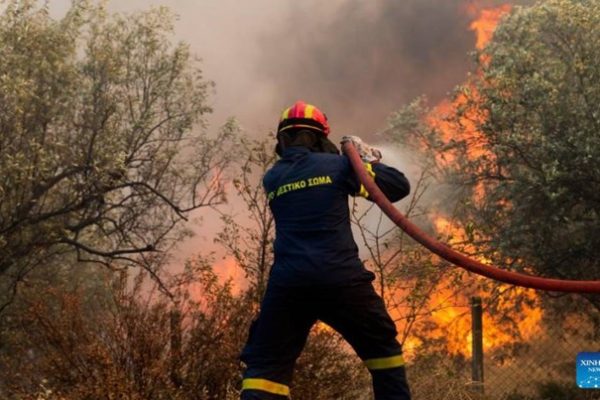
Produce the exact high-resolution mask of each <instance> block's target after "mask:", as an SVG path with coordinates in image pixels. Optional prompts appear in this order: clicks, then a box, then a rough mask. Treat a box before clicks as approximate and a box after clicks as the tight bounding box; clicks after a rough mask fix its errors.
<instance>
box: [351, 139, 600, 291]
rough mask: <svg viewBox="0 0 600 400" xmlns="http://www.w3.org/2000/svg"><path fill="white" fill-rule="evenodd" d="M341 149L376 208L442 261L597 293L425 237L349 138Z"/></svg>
mask: <svg viewBox="0 0 600 400" xmlns="http://www.w3.org/2000/svg"><path fill="white" fill-rule="evenodd" d="M342 151H343V152H344V154H346V156H348V158H349V159H350V162H351V163H352V167H353V168H354V171H355V172H356V175H357V176H358V179H359V180H360V182H361V183H362V184H363V185H364V187H365V188H366V189H367V191H368V192H369V197H370V198H371V199H372V200H373V201H374V202H375V203H377V205H378V206H379V208H381V210H382V211H383V212H384V213H385V214H386V215H387V216H388V217H389V218H390V219H391V220H392V221H393V222H394V223H395V224H396V225H398V226H399V227H400V228H402V230H404V232H406V233H407V234H408V235H409V236H410V237H412V238H413V239H414V240H416V241H417V242H419V243H420V244H422V245H423V246H425V247H426V248H427V249H429V250H430V251H432V252H433V253H435V254H437V255H438V256H440V257H442V258H443V259H444V260H446V261H449V262H451V263H452V264H455V265H457V266H459V267H461V268H464V269H466V270H467V271H471V272H474V273H476V274H479V275H482V276H485V277H487V278H490V279H494V280H496V281H500V282H504V283H509V284H511V285H515V286H522V287H527V288H532V289H539V290H547V291H555V292H568V293H600V281H574V280H563V279H551V278H543V277H539V276H531V275H526V274H521V273H518V272H514V271H508V270H505V269H502V268H499V267H497V266H494V265H486V264H483V263H481V262H479V261H477V260H474V259H472V258H469V257H467V256H466V255H464V254H462V253H460V252H458V251H456V250H453V249H451V248H450V247H448V246H447V245H446V244H444V243H442V242H439V241H438V240H436V239H434V238H432V237H430V236H428V235H427V234H426V233H425V232H423V231H422V230H421V229H420V228H419V227H418V226H416V225H415V224H413V223H412V222H410V221H409V220H408V219H407V218H406V217H405V216H404V215H402V214H401V213H400V212H399V211H398V210H397V209H396V208H395V207H394V206H393V205H392V203H390V201H389V200H388V199H387V198H386V197H385V195H384V194H383V192H382V191H381V190H380V189H379V188H378V187H377V184H376V183H375V181H374V180H373V178H371V176H370V175H369V174H368V173H367V172H366V170H365V168H364V166H363V163H362V160H361V159H360V156H359V154H358V151H357V150H356V148H355V147H354V144H353V143H352V141H347V142H344V143H343V144H342Z"/></svg>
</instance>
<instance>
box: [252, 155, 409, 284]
mask: <svg viewBox="0 0 600 400" xmlns="http://www.w3.org/2000/svg"><path fill="white" fill-rule="evenodd" d="M367 166H368V167H369V168H370V169H371V171H372V172H371V174H372V175H373V174H374V178H375V182H376V183H377V185H378V186H379V188H380V189H381V190H382V191H383V192H384V193H385V194H386V196H387V197H388V198H389V199H390V201H392V202H394V201H398V200H400V199H401V198H403V197H405V196H407V195H408V193H409V191H410V185H409V183H408V180H407V179H406V177H405V176H404V174H403V173H402V172H400V171H398V170H396V169H395V168H392V167H389V166H386V165H385V164H382V163H375V164H368V165H367ZM263 184H264V187H265V190H266V193H267V197H268V198H269V205H270V207H271V211H272V212H273V216H274V218H275V230H276V232H275V244H274V252H275V260H274V264H273V268H272V270H271V276H270V281H271V283H272V284H276V285H283V286H309V285H334V286H338V285H348V284H353V283H355V282H360V281H371V280H373V278H374V275H373V273H371V272H370V271H368V270H367V269H366V268H365V267H364V265H363V263H362V262H361V261H360V259H359V257H358V247H357V246H356V243H355V242H354V238H353V236H352V231H351V229H350V211H349V207H348V196H349V195H350V196H355V195H358V194H361V193H362V195H364V196H365V197H367V199H368V194H367V193H366V192H365V190H364V188H363V187H361V184H360V182H359V181H358V178H357V177H356V175H355V174H354V171H353V170H352V166H351V165H350V161H349V160H348V158H347V157H346V156H343V155H342V156H340V155H336V154H329V153H313V152H310V151H309V150H308V149H307V148H305V147H290V148H287V149H285V150H284V152H283V157H282V158H281V159H280V160H279V161H277V162H276V163H275V165H274V166H273V167H272V168H271V169H270V170H269V171H267V173H266V174H265V176H264V178H263Z"/></svg>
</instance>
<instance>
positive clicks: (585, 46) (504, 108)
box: [390, 0, 600, 280]
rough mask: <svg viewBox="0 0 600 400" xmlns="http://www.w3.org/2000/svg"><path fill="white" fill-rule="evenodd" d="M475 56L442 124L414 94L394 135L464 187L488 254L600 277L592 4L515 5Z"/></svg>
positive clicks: (598, 82)
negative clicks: (475, 70)
mask: <svg viewBox="0 0 600 400" xmlns="http://www.w3.org/2000/svg"><path fill="white" fill-rule="evenodd" d="M477 56H478V58H477V60H478V63H479V71H478V73H477V74H474V75H473V76H472V78H471V81H470V82H469V83H468V84H467V85H465V86H463V87H461V88H459V89H458V90H457V94H456V97H455V101H454V110H453V111H454V112H453V113H451V114H450V115H449V116H447V118H446V119H445V120H444V121H443V124H445V127H442V126H441V125H440V124H430V123H428V121H427V118H429V117H431V115H432V110H429V109H428V108H427V106H426V103H425V102H424V101H423V100H422V99H420V100H417V101H416V102H415V103H413V104H412V105H410V106H409V107H407V108H406V109H404V110H402V111H401V112H399V113H397V114H396V115H394V116H393V118H392V120H391V124H392V127H391V129H390V132H391V134H392V136H393V137H395V138H396V139H398V140H400V141H402V142H403V143H405V144H409V145H412V146H413V148H415V149H418V151H419V153H421V154H425V159H426V160H427V161H426V162H427V163H429V164H431V163H434V164H435V165H436V166H437V167H438V170H439V172H438V177H440V178H442V181H444V182H449V183H452V184H454V185H456V187H458V188H460V189H461V190H462V201H461V202H460V203H459V205H460V206H462V207H460V212H461V214H460V215H461V219H462V221H463V223H464V224H465V226H466V225H469V230H468V231H469V237H470V238H471V240H472V241H473V242H474V243H477V242H478V241H479V242H481V241H485V248H487V249H493V250H490V251H489V254H488V257H491V258H492V259H493V260H495V261H496V262H499V263H503V264H505V263H507V262H509V263H510V265H511V267H512V268H515V269H520V270H523V269H525V270H529V269H533V270H534V271H535V273H536V274H541V275H546V276H553V277H557V278H571V279H588V280H594V279H598V278H600V272H599V271H600V264H599V262H600V253H599V251H600V230H599V229H600V223H599V222H600V221H599V216H598V204H599V200H600V197H599V195H598V193H600V191H599V188H600V168H599V164H598V160H599V159H600V136H599V135H600V108H598V104H600V66H599V65H598V62H597V60H598V59H600V3H598V2H597V1H580V0H550V1H545V2H540V3H538V4H536V5H534V6H531V7H522V8H521V7H517V8H516V9H515V10H514V12H512V14H510V15H509V16H508V17H506V18H505V19H504V20H503V21H502V22H501V24H500V25H499V27H498V29H497V31H496V34H495V36H494V38H493V40H492V41H491V42H490V44H489V45H488V46H487V47H486V48H485V49H484V50H483V51H482V52H481V53H480V54H478V55H477ZM473 127H474V128H475V132H473ZM442 129H445V131H442ZM449 133H450V137H449ZM476 189H478V190H482V193H483V196H481V198H477V196H474V195H473V194H474V193H475V190H476Z"/></svg>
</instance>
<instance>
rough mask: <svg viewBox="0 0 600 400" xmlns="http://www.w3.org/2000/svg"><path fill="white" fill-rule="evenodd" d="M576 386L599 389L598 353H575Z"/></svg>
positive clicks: (599, 365)
mask: <svg viewBox="0 0 600 400" xmlns="http://www.w3.org/2000/svg"><path fill="white" fill-rule="evenodd" d="M577 386H579V387H580V388H582V389H600V353H579V354H577Z"/></svg>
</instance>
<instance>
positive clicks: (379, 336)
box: [241, 282, 410, 400]
mask: <svg viewBox="0 0 600 400" xmlns="http://www.w3.org/2000/svg"><path fill="white" fill-rule="evenodd" d="M317 320H321V321H323V322H325V323H326V324H327V325H329V326H331V327H332V328H333V329H335V330H336V331H338V332H339V333H340V334H341V335H342V336H343V337H344V339H345V340H347V341H348V343H350V345H351V346H352V347H353V348H354V350H355V351H356V353H357V354H358V356H359V357H360V358H361V359H362V360H363V362H364V364H365V365H366V367H367V368H368V369H369V371H370V373H371V376H372V379H373V388H374V393H375V399H376V400H409V399H410V392H409V389H408V384H407V381H406V375H405V370H404V360H403V359H402V347H401V346H400V344H399V343H398V341H397V340H396V335H397V332H396V327H395V325H394V322H393V321H392V319H391V318H390V316H389V314H388V313H387V311H386V309H385V305H384V304H383V301H382V300H381V297H380V296H379V295H378V294H377V293H376V292H375V290H374V289H373V286H372V284H371V283H370V282H364V283H359V284H356V285H353V286H343V287H320V288H319V287H278V286H276V285H273V284H269V287H268V288H267V291H266V293H265V297H264V299H263V302H262V305H261V310H260V314H259V316H258V318H257V320H255V321H254V323H253V324H252V326H251V328H250V335H249V337H248V342H247V343H246V346H245V347H244V350H243V351H242V356H241V359H242V361H243V362H244V363H245V364H246V366H247V368H246V371H245V373H244V381H243V390H242V397H241V398H242V400H254V399H256V400H271V399H272V400H281V399H286V398H288V397H289V395H290V389H289V385H290V382H291V380H292V371H293V368H294V364H295V362H296V359H297V358H298V356H299V355H300V352H301V351H302V348H303V347H304V344H305V343H306V338H307V336H308V333H309V331H310V328H311V327H312V325H313V324H314V323H315V322H316V321H317ZM340 384H343V382H340Z"/></svg>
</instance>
